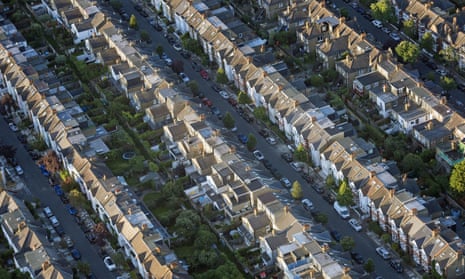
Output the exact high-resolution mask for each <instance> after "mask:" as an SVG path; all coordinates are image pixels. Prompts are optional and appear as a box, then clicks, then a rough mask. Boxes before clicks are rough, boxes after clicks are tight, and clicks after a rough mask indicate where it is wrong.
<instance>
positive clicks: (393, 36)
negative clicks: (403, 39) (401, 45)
mask: <svg viewBox="0 0 465 279" xmlns="http://www.w3.org/2000/svg"><path fill="white" fill-rule="evenodd" d="M389 36H390V37H391V38H392V39H393V40H394V41H400V36H399V34H397V33H396V32H392V33H391V34H389Z"/></svg>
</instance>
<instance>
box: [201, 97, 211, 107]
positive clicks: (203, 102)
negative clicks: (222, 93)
mask: <svg viewBox="0 0 465 279" xmlns="http://www.w3.org/2000/svg"><path fill="white" fill-rule="evenodd" d="M202 104H204V105H206V106H207V107H211V106H213V103H212V101H210V100H209V99H208V98H203V99H202Z"/></svg>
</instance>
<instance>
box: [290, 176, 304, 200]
mask: <svg viewBox="0 0 465 279" xmlns="http://www.w3.org/2000/svg"><path fill="white" fill-rule="evenodd" d="M303 195H304V193H303V192H302V185H300V182H299V181H297V180H296V181H294V183H292V188H291V196H292V198H293V199H295V200H301V199H302V197H303Z"/></svg>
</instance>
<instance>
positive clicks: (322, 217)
mask: <svg viewBox="0 0 465 279" xmlns="http://www.w3.org/2000/svg"><path fill="white" fill-rule="evenodd" d="M315 221H316V222H318V223H321V224H323V225H326V224H327V223H328V215H326V214H324V213H318V214H317V215H316V216H315Z"/></svg>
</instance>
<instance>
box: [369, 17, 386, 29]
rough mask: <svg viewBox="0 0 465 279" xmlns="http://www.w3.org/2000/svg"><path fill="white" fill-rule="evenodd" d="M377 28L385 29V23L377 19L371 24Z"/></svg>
mask: <svg viewBox="0 0 465 279" xmlns="http://www.w3.org/2000/svg"><path fill="white" fill-rule="evenodd" d="M371 23H372V24H373V25H374V26H375V27H376V28H383V23H382V22H381V21H379V20H377V19H375V20H373V21H372V22H371Z"/></svg>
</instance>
